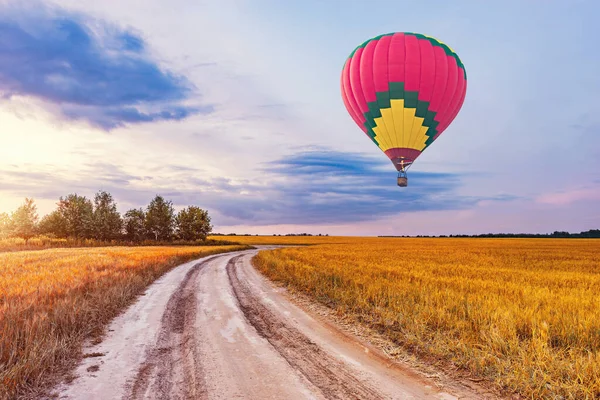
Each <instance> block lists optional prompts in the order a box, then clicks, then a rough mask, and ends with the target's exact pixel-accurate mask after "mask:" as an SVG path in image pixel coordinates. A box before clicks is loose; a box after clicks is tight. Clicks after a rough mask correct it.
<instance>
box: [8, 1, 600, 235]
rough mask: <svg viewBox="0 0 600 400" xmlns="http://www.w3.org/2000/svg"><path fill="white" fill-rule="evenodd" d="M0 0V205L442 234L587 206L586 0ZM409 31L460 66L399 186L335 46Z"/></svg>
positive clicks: (593, 224) (592, 215)
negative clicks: (68, 200) (108, 204)
mask: <svg viewBox="0 0 600 400" xmlns="http://www.w3.org/2000/svg"><path fill="white" fill-rule="evenodd" d="M23 3H24V2H19V1H6V0H0V210H6V211H10V210H12V209H14V208H15V207H16V206H18V204H19V203H20V202H21V201H22V200H23V198H24V197H25V196H32V197H34V198H35V199H36V201H37V203H38V206H39V209H40V213H41V214H44V213H46V212H48V211H50V210H51V209H52V208H53V207H54V203H55V202H56V200H57V199H58V197H59V196H61V195H65V194H67V193H73V192H77V193H80V194H84V195H87V196H92V195H93V193H94V192H95V191H96V190H98V189H104V190H109V191H111V192H112V193H113V194H114V196H115V197H116V199H117V200H118V202H119V208H120V209H121V211H125V210H127V209H128V208H131V207H140V206H144V205H145V204H147V203H148V202H149V200H150V199H151V198H152V196H153V195H154V194H157V193H159V194H162V195H164V196H166V197H168V198H170V199H171V200H173V202H174V203H175V205H176V206H177V207H182V206H185V205H188V204H196V205H199V206H202V207H205V208H207V209H208V210H209V211H210V213H211V215H212V216H213V221H214V223H215V226H216V230H217V231H222V232H231V231H238V232H248V233H285V232H314V233H319V232H323V233H330V234H369V235H372V234H386V235H388V234H399V235H402V234H447V233H480V232H551V231H554V230H569V231H580V230H587V229H592V228H598V227H599V226H600V211H599V207H598V204H600V161H599V160H600V138H599V136H598V129H599V127H600V103H599V102H598V101H597V99H596V96H597V93H599V92H600V76H599V75H598V74H597V71H599V70H600V56H599V53H598V52H597V51H595V47H596V41H597V38H598V37H600V28H598V25H597V22H596V21H595V16H597V15H600V6H599V5H597V4H596V3H595V2H593V1H569V2H566V1H564V2H558V1H548V2H544V6H543V7H542V6H540V3H539V2H534V1H505V2H496V3H489V2H479V1H460V2H452V3H448V2H440V1H421V2H414V1H413V2H406V1H369V2H365V1H345V2H338V1H333V0H331V1H317V0H311V1H294V2H282V1H275V0H270V1H267V0H252V1H249V0H248V1H242V0H223V1H219V2H210V1H191V0H172V1H170V2H163V1H159V0H144V1H142V0H130V1H119V2H116V1H115V2H112V1H107V2H96V1H75V0H63V1H60V2H50V1H47V2H35V1H34V2H27V3H26V5H24V4H23ZM393 31H412V32H422V33H425V34H428V35H431V36H434V37H436V38H438V39H440V40H442V41H444V42H446V43H448V44H449V45H450V46H451V47H453V49H454V50H455V51H456V52H457V53H458V54H459V55H460V57H461V59H462V61H463V62H464V64H465V66H466V69H467V73H468V77H469V80H468V89H467V96H466V100H465V103H464V105H463V108H462V110H461V112H460V113H459V115H458V117H457V118H456V119H455V121H454V122H453V123H452V125H451V126H450V127H449V128H448V129H447V130H446V131H445V132H444V133H443V134H442V136H441V137H440V138H439V139H438V140H437V141H436V142H435V144H433V145H432V146H431V147H429V148H428V149H427V151H426V152H425V153H424V154H423V155H422V156H421V157H420V158H419V159H418V161H417V162H416V163H415V165H414V166H413V167H412V169H411V171H410V172H411V174H410V186H409V187H408V188H406V189H400V188H398V187H396V186H395V170H394V168H393V166H392V165H391V163H390V162H389V160H388V159H387V158H386V157H385V155H384V154H383V153H382V152H381V151H380V150H379V149H378V148H377V147H375V146H374V145H373V144H372V142H370V140H369V139H368V138H366V136H365V135H364V133H363V132H362V131H361V130H360V129H359V128H358V127H357V126H356V125H355V124H354V122H353V121H352V120H351V118H350V117H349V115H348V114H347V112H346V110H345V108H344V105H343V103H342V101H341V96H340V89H339V77H340V72H341V68H342V66H343V63H344V61H345V59H346V57H347V56H348V54H349V53H350V52H351V51H352V49H353V48H354V47H355V46H357V45H358V44H360V43H362V42H363V41H364V40H365V39H367V38H370V37H372V36H376V35H378V34H381V33H387V32H393Z"/></svg>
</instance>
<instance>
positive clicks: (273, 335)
mask: <svg viewBox="0 0 600 400" xmlns="http://www.w3.org/2000/svg"><path fill="white" fill-rule="evenodd" d="M241 257H242V256H237V257H234V258H232V259H231V260H230V261H229V262H228V264H227V275H228V277H229V282H230V284H231V287H232V288H233V292H234V294H235V297H236V299H237V301H238V304H239V307H240V309H241V310H242V312H243V314H244V316H245V318H246V319H247V320H248V322H249V323H250V324H251V325H252V326H253V327H254V328H255V329H256V330H257V332H258V333H259V334H260V335H261V336H262V337H264V338H265V339H266V340H267V341H268V342H269V343H270V344H271V345H272V346H273V347H274V348H275V350H276V351H277V352H278V353H279V354H280V355H281V356H282V357H283V358H284V359H285V360H286V361H287V362H288V364H289V365H290V366H291V367H292V368H294V369H295V370H296V371H298V372H299V373H301V374H302V375H303V376H304V377H305V378H306V379H307V380H309V381H310V382H311V383H312V384H313V385H315V386H316V387H317V388H318V389H319V390H320V391H321V393H322V394H323V396H325V397H326V398H328V399H336V400H337V399H373V400H376V399H383V398H384V396H382V395H381V394H380V393H379V392H378V391H377V390H376V389H375V388H373V387H372V386H370V385H368V384H366V383H364V382H361V381H360V380H359V379H357V378H356V376H355V374H354V373H352V372H351V371H349V370H348V368H347V367H346V366H345V365H344V364H343V363H342V362H340V361H338V360H336V359H335V358H333V357H332V356H330V355H329V354H328V353H327V352H325V351H324V350H323V349H321V348H320V347H319V346H318V345H317V344H316V343H314V342H313V341H311V340H310V339H309V338H308V337H306V336H305V335H304V334H302V333H301V332H300V331H299V330H298V329H296V328H295V327H293V326H291V325H290V324H288V323H286V322H285V320H283V319H281V318H279V317H278V316H277V315H276V314H275V313H273V312H272V311H271V310H269V309H268V308H267V306H265V305H264V304H263V303H262V302H261V301H260V299H259V298H258V297H257V296H256V295H255V294H254V293H253V292H252V289H251V288H250V285H248V284H247V283H246V282H245V281H243V280H241V279H240V278H239V276H238V268H237V262H238V260H239V259H240V258H241Z"/></svg>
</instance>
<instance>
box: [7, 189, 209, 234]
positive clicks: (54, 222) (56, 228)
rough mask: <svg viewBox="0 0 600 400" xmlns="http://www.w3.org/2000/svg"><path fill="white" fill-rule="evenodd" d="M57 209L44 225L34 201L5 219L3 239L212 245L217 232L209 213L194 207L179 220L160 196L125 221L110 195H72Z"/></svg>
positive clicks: (129, 213)
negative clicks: (208, 242) (200, 242)
mask: <svg viewBox="0 0 600 400" xmlns="http://www.w3.org/2000/svg"><path fill="white" fill-rule="evenodd" d="M56 204H57V208H56V209H55V210H54V211H52V212H51V213H50V214H48V215H46V216H44V217H43V218H42V219H41V220H40V219H39V216H38V214H37V207H36V205H35V202H34V200H33V199H29V198H27V199H25V202H24V203H23V205H21V206H20V207H19V208H17V210H15V211H14V212H12V213H11V214H10V215H9V214H7V213H0V238H10V237H19V238H23V239H24V240H25V242H27V241H28V240H29V239H31V238H32V237H35V236H37V235H45V236H49V237H55V238H67V239H77V240H81V239H95V240H98V241H102V242H110V241H121V240H122V241H128V242H142V241H149V240H150V241H155V242H157V243H159V242H160V243H164V242H171V241H173V240H180V241H189V242H193V241H198V240H206V237H207V235H208V234H210V233H211V231H212V228H213V227H212V225H211V223H210V222H211V221H210V216H209V215H208V212H207V211H206V210H203V209H201V208H199V207H196V206H189V207H186V208H184V209H183V210H181V211H179V212H178V213H177V214H176V213H175V210H174V208H173V203H172V202H171V201H167V200H165V199H164V198H163V197H162V196H159V195H156V196H155V197H154V198H153V199H152V201H151V202H150V204H148V206H147V207H146V208H145V209H142V208H137V209H136V208H134V209H131V210H129V211H127V212H126V213H125V214H124V215H123V216H121V214H119V212H118V211H117V203H116V202H115V200H114V199H113V197H112V195H111V194H110V193H108V192H105V191H99V192H97V193H96V195H95V196H94V199H93V200H92V199H88V198H86V197H85V196H80V195H77V194H69V195H67V196H65V197H60V199H59V200H58V203H56Z"/></svg>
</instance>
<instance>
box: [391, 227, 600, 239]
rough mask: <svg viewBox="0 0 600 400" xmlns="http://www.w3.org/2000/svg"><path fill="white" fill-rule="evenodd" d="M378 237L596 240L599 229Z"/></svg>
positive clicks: (599, 232) (599, 235)
mask: <svg viewBox="0 0 600 400" xmlns="http://www.w3.org/2000/svg"><path fill="white" fill-rule="evenodd" d="M379 237H417V238H445V237H450V238H555V239H556V238H580V239H597V238H600V229H590V230H589V231H584V232H579V233H570V232H565V231H554V232H552V233H482V234H479V235H439V236H428V235H417V236H408V235H406V236H379Z"/></svg>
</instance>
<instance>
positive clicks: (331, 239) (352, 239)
mask: <svg viewBox="0 0 600 400" xmlns="http://www.w3.org/2000/svg"><path fill="white" fill-rule="evenodd" d="M209 239H213V240H226V241H228V242H236V243H241V244H249V245H252V244H256V245H268V244H280V245H289V246H292V245H314V244H332V243H337V244H342V243H363V242H364V241H365V240H367V241H370V240H378V239H377V238H374V237H359V236H272V235H270V236H269V235H261V236H250V235H248V236H244V235H219V236H209Z"/></svg>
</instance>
